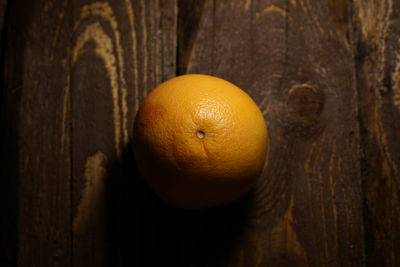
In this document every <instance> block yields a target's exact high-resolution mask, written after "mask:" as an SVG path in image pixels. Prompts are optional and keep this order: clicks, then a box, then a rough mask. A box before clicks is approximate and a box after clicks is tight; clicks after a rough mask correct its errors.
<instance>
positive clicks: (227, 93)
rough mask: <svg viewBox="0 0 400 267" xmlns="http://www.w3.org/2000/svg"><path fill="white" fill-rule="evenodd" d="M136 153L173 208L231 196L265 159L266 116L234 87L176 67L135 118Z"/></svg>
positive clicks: (247, 187)
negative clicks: (180, 72) (174, 73)
mask: <svg viewBox="0 0 400 267" xmlns="http://www.w3.org/2000/svg"><path fill="white" fill-rule="evenodd" d="M133 138H134V142H133V145H134V153H135V158H136V161H137V164H138V167H139V170H140V172H141V173H142V174H143V176H144V178H145V180H146V182H147V183H148V185H149V186H150V188H151V189H152V190H153V191H154V192H155V193H156V194H157V195H158V196H159V197H160V198H161V199H163V200H164V201H165V202H167V203H169V204H171V205H173V206H175V207H178V208H193V209H196V208H206V207H211V206H217V205H222V204H226V203H229V202H231V201H233V200H235V199H237V198H239V197H240V196H242V195H244V194H245V193H246V192H247V191H249V190H250V188H251V187H252V186H253V185H254V184H255V182H256V181H257V178H258V177H259V176H260V174H261V172H262V170H263V167H264V164H265V163H266V157H267V151H268V133H267V127H266V124H265V121H264V117H263V115H262V113H261V112H260V110H259V108H258V106H257V105H256V103H254V101H253V100H252V99H251V98H250V97H249V96H248V95H247V94H246V93H245V92H244V91H242V90H241V89H240V88H238V87H237V86H235V85H233V84H232V83H230V82H228V81H225V80H223V79H220V78H216V77H213V76H208V75H200V74H189V75H182V76H178V77H176V78H173V79H171V80H169V81H166V82H164V83H162V84H161V85H159V86H158V87H157V88H155V89H154V90H153V91H152V92H151V93H150V94H149V95H148V96H147V97H146V99H145V100H144V101H143V103H142V104H141V106H140V108H139V111H138V113H137V116H136V119H135V124H134V136H133Z"/></svg>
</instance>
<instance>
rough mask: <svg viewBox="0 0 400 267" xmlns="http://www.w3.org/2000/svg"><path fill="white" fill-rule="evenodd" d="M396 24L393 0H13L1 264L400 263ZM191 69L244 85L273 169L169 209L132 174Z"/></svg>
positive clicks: (5, 43)
mask: <svg viewBox="0 0 400 267" xmlns="http://www.w3.org/2000/svg"><path fill="white" fill-rule="evenodd" d="M2 6H3V4H1V5H0V11H1V9H2ZM0 14H1V12H0ZM399 14H400V3H399V0H384V1H372V0H371V1H362V0H336V1H334V0H326V1H318V0H245V1H239V0H237V1H236V0H235V1H230V0H221V1H220V0H198V1H194V0H190V1H186V0H149V1H147V0H123V1H117V0H106V1H95V0H73V1H68V0H65V1H55V0H46V1H23V0H17V1H9V3H8V7H7V12H6V13H5V18H6V19H5V24H4V25H5V31H4V33H3V34H2V39H1V40H2V44H1V47H2V51H1V59H2V61H3V65H2V70H3V72H4V80H3V78H2V80H1V81H2V83H3V84H4V86H3V87H2V88H3V91H2V95H1V105H2V106H1V111H2V114H1V116H2V117H1V118H2V125H3V127H2V131H0V134H1V152H2V156H3V158H5V160H3V166H2V167H1V168H0V173H1V177H2V178H3V177H5V179H1V181H0V183H1V184H0V185H1V188H0V189H1V196H0V197H1V201H2V205H1V206H0V207H1V213H2V214H6V217H7V218H6V219H5V220H2V221H1V231H0V234H1V236H2V238H1V242H0V265H2V266H3V265H4V266H398V265H400V257H399V255H398V252H399V251H400V242H399V239H400V225H399V221H400V219H399V218H400V200H399V197H400V195H399V194H400V191H399V180H400V177H399V171H398V169H399V164H400V147H399V146H400V143H399V142H397V140H398V139H399V138H400V123H399V122H400V118H399V116H400V104H399V103H400V74H399V72H400V46H399V44H400V24H399V19H398V18H399ZM1 18H2V16H0V19H1ZM0 25H1V24H0ZM3 48H4V49H3ZM184 73H205V74H212V75H216V76H219V77H222V78H225V79H227V80H229V81H231V82H233V83H235V84H236V85H238V86H239V87H241V88H242V89H243V90H245V91H246V92H247V93H248V94H249V95H250V96H252V97H253V99H254V100H255V101H256V103H257V104H258V105H259V107H260V109H261V110H262V112H263V114H264V116H265V119H266V121H267V123H268V127H269V132H270V141H271V147H270V159H269V167H268V168H267V170H266V172H265V173H264V174H263V175H262V177H261V179H260V180H259V182H258V184H257V186H256V187H255V188H254V189H253V190H252V191H251V192H249V193H248V194H247V195H246V196H244V197H243V198H241V199H239V200H238V201H236V202H234V203H232V204H230V205H226V206H223V207H217V208H212V209H206V210H196V211H187V210H179V209H175V208H173V207H170V206H168V205H167V204H165V203H163V202H162V201H161V200H160V199H159V198H158V197H157V196H155V194H154V193H153V192H151V190H150V189H149V188H148V187H147V185H146V184H145V183H144V181H143V179H142V177H141V175H140V173H139V171H138V168H137V166H136V164H135V160H134V157H133V153H132V147H131V146H132V144H131V134H132V127H133V120H134V116H135V114H136V111H137V109H138V106H139V104H140V102H141V101H142V100H143V99H144V98H145V97H146V95H147V93H148V92H149V91H150V90H151V89H153V88H154V87H155V86H156V85H157V84H159V83H161V82H162V81H165V80H167V79H169V78H171V77H174V76H175V75H179V74H184ZM3 237H5V238H3Z"/></svg>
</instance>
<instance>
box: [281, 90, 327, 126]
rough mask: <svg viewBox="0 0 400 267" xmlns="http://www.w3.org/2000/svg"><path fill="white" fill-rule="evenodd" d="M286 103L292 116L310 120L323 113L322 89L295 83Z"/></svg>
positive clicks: (306, 120) (305, 120)
mask: <svg viewBox="0 0 400 267" xmlns="http://www.w3.org/2000/svg"><path fill="white" fill-rule="evenodd" d="M286 105H287V109H288V113H289V114H290V116H292V117H294V118H296V119H298V120H301V121H304V122H308V121H312V120H314V119H315V118H317V117H318V116H319V115H320V114H321V111H322V107H323V97H322V94H321V92H320V90H317V89H316V88H314V87H312V86H311V85H308V84H300V85H295V86H293V87H292V88H290V90H289V92H288V94H287V98H286Z"/></svg>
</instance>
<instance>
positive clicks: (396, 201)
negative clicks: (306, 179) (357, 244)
mask: <svg viewBox="0 0 400 267" xmlns="http://www.w3.org/2000/svg"><path fill="white" fill-rule="evenodd" d="M399 17H400V5H399V1H389V0H388V1H379V2H374V1H357V0H355V1H354V8H353V20H354V33H355V44H354V47H355V51H356V64H357V66H356V67H357V88H358V95H359V102H360V108H359V119H360V133H361V144H360V147H361V176H362V184H363V187H362V188H363V193H364V199H363V203H364V207H363V210H364V220H365V223H364V228H365V230H364V231H365V237H364V238H365V246H366V250H365V252H366V264H367V265H368V266H399V265H400V255H399V254H398V251H400V241H399V240H400V173H399V168H400V143H399V139H400V102H399V99H400V79H399V78H400V74H399V73H400V54H399V51H400V50H399V45H400V22H399Z"/></svg>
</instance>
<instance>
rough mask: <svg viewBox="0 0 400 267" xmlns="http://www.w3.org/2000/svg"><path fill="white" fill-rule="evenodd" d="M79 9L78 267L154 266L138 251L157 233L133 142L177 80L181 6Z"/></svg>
mask: <svg viewBox="0 0 400 267" xmlns="http://www.w3.org/2000/svg"><path fill="white" fill-rule="evenodd" d="M73 6H74V14H73V21H74V28H73V32H72V36H73V38H72V44H71V47H70V59H71V67H72V68H71V73H70V74H69V76H68V77H69V80H70V84H69V91H70V98H71V103H72V159H73V166H72V174H73V187H72V203H73V205H72V214H73V215H72V216H73V222H72V223H73V265H74V266H100V265H104V264H106V265H109V266H127V265H128V266H129V263H130V262H132V263H136V264H137V263H138V262H141V261H142V262H143V263H146V262H151V261H152V259H151V258H152V256H151V255H144V256H146V257H145V258H143V259H142V258H141V257H143V255H140V254H137V252H136V251H140V248H141V247H142V246H144V245H145V244H144V242H145V238H147V236H151V235H152V233H151V231H154V230H153V229H151V230H149V232H146V231H144V229H143V228H141V227H140V226H141V224H149V222H148V221H146V220H144V217H143V216H142V215H141V210H143V211H144V212H149V211H146V209H149V208H151V204H148V203H147V202H146V201H143V199H142V198H140V196H142V195H143V193H142V191H145V192H147V191H146V188H145V186H144V185H143V184H141V186H137V185H136V184H139V185H140V179H141V177H140V175H139V173H138V172H137V170H136V169H135V168H136V167H135V166H134V167H131V166H132V165H134V164H135V163H134V159H133V155H132V153H131V144H130V140H131V134H132V129H133V120H134V116H135V113H136V110H137V108H138V106H139V103H140V102H141V101H142V100H143V99H144V97H145V96H146V95H147V92H148V91H150V90H151V89H153V88H154V87H155V86H156V85H157V84H159V83H161V82H162V81H164V80H166V79H168V78H171V77H173V76H175V71H176V65H175V61H176V17H177V4H176V1H174V0H172V1H171V0H168V1H167V0H162V1H159V0H158V1H157V0H152V1H144V0H142V1H129V0H126V1H103V2H93V1H81V0H77V1H74V2H73ZM142 232H144V233H145V234H144V235H143V238H141V237H140V235H141V234H142ZM132 247H133V248H134V249H132V250H131V248H132ZM153 250H155V249H153ZM151 252H152V251H150V253H151ZM138 266H144V265H143V264H138Z"/></svg>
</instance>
